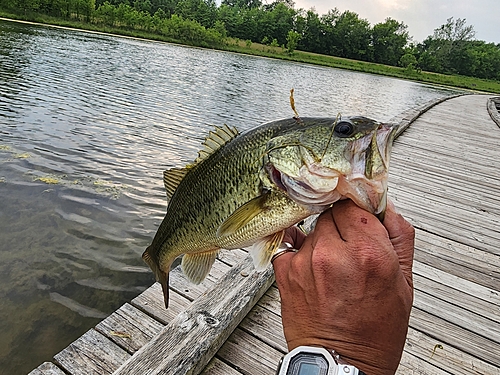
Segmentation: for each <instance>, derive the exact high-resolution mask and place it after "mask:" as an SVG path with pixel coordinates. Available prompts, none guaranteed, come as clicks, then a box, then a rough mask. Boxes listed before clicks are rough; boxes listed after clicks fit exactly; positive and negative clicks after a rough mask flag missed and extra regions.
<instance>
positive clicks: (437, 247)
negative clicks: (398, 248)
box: [415, 228, 500, 279]
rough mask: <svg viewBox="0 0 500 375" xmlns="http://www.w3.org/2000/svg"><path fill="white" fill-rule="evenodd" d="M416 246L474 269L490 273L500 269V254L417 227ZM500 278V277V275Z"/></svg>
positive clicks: (419, 249)
mask: <svg viewBox="0 0 500 375" xmlns="http://www.w3.org/2000/svg"><path fill="white" fill-rule="evenodd" d="M415 246H416V248H417V251H418V252H427V253H431V254H433V255H435V256H439V257H442V258H443V259H448V260H450V261H453V262H457V261H460V262H462V263H461V264H464V265H467V267H469V268H472V269H477V270H478V271H480V272H483V273H488V274H489V272H492V271H493V272H497V270H500V256H498V255H495V254H492V253H490V252H487V251H484V250H481V249H477V248H475V247H472V246H468V245H465V244H462V243H458V242H455V241H451V240H450V239H447V238H443V237H440V236H437V235H435V234H433V233H430V232H424V231H421V230H419V229H418V228H417V229H416V241H415ZM499 279H500V277H499Z"/></svg>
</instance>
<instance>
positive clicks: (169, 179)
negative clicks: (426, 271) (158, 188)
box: [163, 168, 189, 200]
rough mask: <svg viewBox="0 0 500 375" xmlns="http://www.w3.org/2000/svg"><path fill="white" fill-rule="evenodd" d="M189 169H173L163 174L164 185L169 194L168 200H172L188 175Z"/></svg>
mask: <svg viewBox="0 0 500 375" xmlns="http://www.w3.org/2000/svg"><path fill="white" fill-rule="evenodd" d="M188 171H189V168H172V169H167V170H166V171H164V172H163V184H164V185H165V190H166V192H167V198H168V199H169V200H170V199H171V198H172V196H173V195H174V193H175V190H176V189H177V186H179V184H180V183H181V181H182V179H183V178H184V177H185V176H186V174H187V173H188Z"/></svg>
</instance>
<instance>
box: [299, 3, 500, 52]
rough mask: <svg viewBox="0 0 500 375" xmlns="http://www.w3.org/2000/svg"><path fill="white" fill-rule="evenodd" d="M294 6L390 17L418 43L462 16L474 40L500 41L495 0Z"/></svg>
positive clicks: (376, 20) (375, 19)
mask: <svg viewBox="0 0 500 375" xmlns="http://www.w3.org/2000/svg"><path fill="white" fill-rule="evenodd" d="M294 1H295V9H300V8H303V9H305V10H308V9H311V8H314V9H315V10H316V13H317V14H319V15H323V14H326V13H327V12H328V11H329V10H330V9H333V8H335V7H336V8H338V9H339V10H340V11H341V12H343V11H345V10H350V11H353V12H355V13H357V14H358V15H359V18H363V19H366V20H368V22H370V24H371V25H372V26H373V25H375V24H377V23H379V22H384V21H385V19H386V18H387V17H391V18H393V19H395V20H397V21H399V22H403V23H404V24H406V25H407V26H408V32H409V33H410V36H412V37H413V40H414V41H415V42H422V41H423V40H424V39H425V38H427V37H428V36H429V35H432V34H433V33H434V29H437V28H438V27H440V26H441V25H443V24H445V23H446V20H447V19H448V18H450V17H453V18H454V19H458V18H462V19H463V18H465V19H466V20H467V25H472V26H474V30H475V31H476V39H478V40H483V41H485V42H488V43H491V42H493V43H500V1H499V0H294Z"/></svg>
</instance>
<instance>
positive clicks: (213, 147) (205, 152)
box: [194, 124, 239, 164]
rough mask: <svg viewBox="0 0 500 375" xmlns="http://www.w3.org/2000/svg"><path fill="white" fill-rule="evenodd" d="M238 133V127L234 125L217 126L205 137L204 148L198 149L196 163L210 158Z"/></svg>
mask: <svg viewBox="0 0 500 375" xmlns="http://www.w3.org/2000/svg"><path fill="white" fill-rule="evenodd" d="M238 134H239V132H238V129H236V128H235V127H234V126H233V127H229V126H227V125H226V124H224V125H223V126H216V127H215V130H214V131H211V132H210V133H208V137H207V138H206V139H205V142H203V148H202V149H201V150H200V151H198V157H197V158H196V160H195V161H194V164H198V163H200V162H202V161H203V160H205V159H206V158H208V157H209V156H210V155H212V154H213V153H214V152H215V151H217V150H218V149H219V148H221V147H222V146H224V145H225V144H226V143H227V142H229V141H230V140H232V139H234V138H236V136H237V135H238Z"/></svg>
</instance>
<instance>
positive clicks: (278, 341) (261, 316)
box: [239, 302, 288, 353]
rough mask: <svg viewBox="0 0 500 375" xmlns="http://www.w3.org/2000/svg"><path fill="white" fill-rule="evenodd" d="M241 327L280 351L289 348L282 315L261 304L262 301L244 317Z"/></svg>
mask: <svg viewBox="0 0 500 375" xmlns="http://www.w3.org/2000/svg"><path fill="white" fill-rule="evenodd" d="M239 328H240V329H242V330H244V331H245V332H247V333H249V334H251V335H253V336H255V337H257V338H259V340H261V341H262V342H264V343H266V344H267V345H269V346H271V347H272V348H274V349H276V350H278V351H280V352H283V353H284V352H286V351H287V350H288V348H287V344H286V340H285V335H284V334H283V329H282V325H281V317H280V316H279V315H277V314H275V313H273V312H271V311H269V310H267V309H265V308H263V307H262V306H260V302H259V303H258V304H257V305H255V306H254V308H253V309H252V310H251V311H250V312H249V313H248V315H247V316H246V318H245V319H243V321H242V322H241V323H240V325H239Z"/></svg>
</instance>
